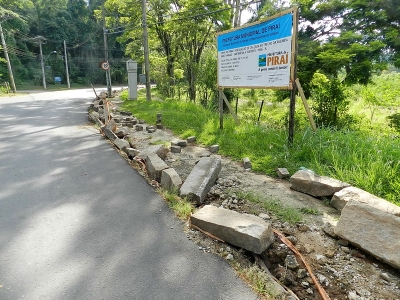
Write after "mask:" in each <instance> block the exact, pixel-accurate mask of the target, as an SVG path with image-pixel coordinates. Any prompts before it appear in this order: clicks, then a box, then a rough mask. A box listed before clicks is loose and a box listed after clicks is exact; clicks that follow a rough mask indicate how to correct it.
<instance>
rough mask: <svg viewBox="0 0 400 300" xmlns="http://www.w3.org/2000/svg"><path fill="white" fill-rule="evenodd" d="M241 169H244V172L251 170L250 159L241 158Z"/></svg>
mask: <svg viewBox="0 0 400 300" xmlns="http://www.w3.org/2000/svg"><path fill="white" fill-rule="evenodd" d="M243 168H245V169H246V170H250V169H251V161H250V158H248V157H245V158H243Z"/></svg>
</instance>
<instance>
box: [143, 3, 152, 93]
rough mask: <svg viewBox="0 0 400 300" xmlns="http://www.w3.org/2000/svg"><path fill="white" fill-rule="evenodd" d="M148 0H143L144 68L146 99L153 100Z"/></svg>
mask: <svg viewBox="0 0 400 300" xmlns="http://www.w3.org/2000/svg"><path fill="white" fill-rule="evenodd" d="M146 12H147V9H146V0H142V15H143V47H144V69H145V71H144V72H145V76H146V100H147V101H151V91H150V59H149V36H148V34H147V17H146Z"/></svg>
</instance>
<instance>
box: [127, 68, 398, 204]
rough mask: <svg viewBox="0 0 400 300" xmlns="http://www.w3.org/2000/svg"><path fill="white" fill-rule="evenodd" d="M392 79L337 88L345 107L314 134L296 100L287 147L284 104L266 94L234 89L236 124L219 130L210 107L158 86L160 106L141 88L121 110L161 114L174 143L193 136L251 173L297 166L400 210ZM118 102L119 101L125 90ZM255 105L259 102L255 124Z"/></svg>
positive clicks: (270, 172) (313, 104)
mask: <svg viewBox="0 0 400 300" xmlns="http://www.w3.org/2000/svg"><path fill="white" fill-rule="evenodd" d="M399 80H400V75H399V74H398V73H388V74H384V75H381V76H376V77H374V80H373V83H371V84H369V85H367V86H362V85H355V86H352V87H343V93H344V94H345V95H346V97H345V100H346V101H347V102H348V104H347V106H346V110H345V111H343V112H342V113H341V116H342V119H340V120H339V121H337V124H336V126H329V125H325V124H323V123H321V122H322V121H323V119H322V118H320V119H319V128H318V129H317V131H316V132H314V131H312V130H311V128H310V126H309V122H308V119H307V116H306V114H305V111H304V109H303V105H302V102H301V100H300V99H298V101H297V103H296V105H297V106H296V130H295V139H294V143H293V145H292V146H291V147H289V146H288V143H287V136H288V132H287V128H286V124H287V112H288V99H285V100H283V101H280V100H279V94H278V96H277V94H275V93H274V92H271V91H263V90H259V91H251V90H241V91H240V94H239V95H238V97H239V101H238V102H239V107H238V116H239V119H240V121H241V125H240V126H237V125H236V124H235V122H234V120H233V118H232V116H230V115H229V114H225V115H224V129H223V130H220V128H219V115H218V112H217V111H216V110H215V109H212V108H209V107H208V108H207V107H204V106H202V105H200V104H196V103H194V102H192V101H187V100H186V99H182V100H177V99H175V98H165V97H163V96H161V95H160V93H159V91H158V90H157V89H153V90H152V94H153V97H154V99H156V100H159V101H151V102H149V101H146V100H145V94H144V91H140V93H139V100H137V101H129V100H126V101H125V104H124V108H125V109H128V110H130V111H132V112H133V113H134V115H135V116H137V117H138V118H141V119H146V120H147V121H148V122H154V123H155V121H156V120H155V119H156V114H157V113H162V114H163V124H164V126H166V127H167V128H169V129H171V130H172V131H173V132H174V133H175V134H177V135H179V136H180V137H181V138H187V137H189V136H191V135H195V136H196V137H197V141H198V143H200V144H202V145H204V146H210V145H213V144H218V145H220V153H221V154H223V155H225V156H228V157H230V158H232V159H234V160H237V161H241V160H242V159H243V158H244V157H249V158H250V159H251V161H252V165H253V171H255V172H259V173H263V174H268V175H271V176H276V172H275V170H276V168H278V167H286V168H288V170H289V171H290V172H291V173H292V174H293V173H294V172H296V171H297V170H298V169H299V168H300V167H304V168H307V169H311V170H313V171H315V172H316V173H318V174H320V175H326V176H330V177H333V178H336V179H339V180H342V181H346V182H348V183H350V184H352V185H354V186H356V187H359V188H361V189H364V190H366V191H368V192H370V193H372V194H374V195H377V196H379V197H383V198H385V199H387V200H388V201H391V202H393V203H395V204H397V205H400V176H399V175H400V143H399V137H400V132H399V126H400V124H399V121H398V112H397V109H398V105H399V104H400V96H398V95H400V87H398V85H397V82H398V81H399ZM325 86H326V85H322V86H320V87H318V88H320V89H323V88H324V87H325ZM121 97H122V98H123V99H126V98H127V94H126V92H124V93H123V94H122V95H121ZM160 100H162V101H160ZM262 100H265V102H266V103H265V104H264V108H263V110H262V113H261V116H260V120H259V121H258V114H259V110H260V101H262ZM310 106H311V107H312V109H313V112H314V115H315V114H316V113H315V107H318V101H316V100H314V99H313V98H311V99H310ZM342 120H343V121H342Z"/></svg>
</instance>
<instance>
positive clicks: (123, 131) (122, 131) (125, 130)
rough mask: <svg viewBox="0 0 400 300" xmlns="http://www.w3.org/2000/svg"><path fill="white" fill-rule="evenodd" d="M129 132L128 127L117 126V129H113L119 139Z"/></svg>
mask: <svg viewBox="0 0 400 300" xmlns="http://www.w3.org/2000/svg"><path fill="white" fill-rule="evenodd" d="M129 133H130V131H129V128H128V127H122V128H117V130H115V135H116V136H117V137H119V138H120V139H122V138H123V137H124V136H126V135H128V134H129Z"/></svg>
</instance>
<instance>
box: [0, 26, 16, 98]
mask: <svg viewBox="0 0 400 300" xmlns="http://www.w3.org/2000/svg"><path fill="white" fill-rule="evenodd" d="M2 21H5V20H4V19H3V20H1V21H0V36H1V44H2V45H3V50H4V57H5V59H6V61H7V68H8V74H9V75H10V82H11V88H12V90H13V92H14V93H16V92H17V88H16V87H15V81H14V75H13V72H12V68H11V63H10V58H9V57H8V51H7V44H6V40H5V38H4V34H3V28H2V26H1V22H2Z"/></svg>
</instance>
